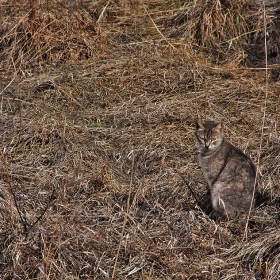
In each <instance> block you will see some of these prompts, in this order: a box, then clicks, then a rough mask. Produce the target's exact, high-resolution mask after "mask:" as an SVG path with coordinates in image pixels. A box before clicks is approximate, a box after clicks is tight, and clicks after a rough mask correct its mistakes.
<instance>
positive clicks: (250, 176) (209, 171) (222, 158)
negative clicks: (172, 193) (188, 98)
mask: <svg viewBox="0 0 280 280" xmlns="http://www.w3.org/2000/svg"><path fill="white" fill-rule="evenodd" d="M195 134H196V137H197V140H198V142H199V145H200V153H199V163H200V166H201V168H202V171H203V174H204V177H205V179H206V180H207V182H208V184H209V186H210V194H211V202H212V212H211V214H210V217H211V218H214V219H218V218H219V219H223V220H224V219H227V220H228V219H232V218H236V217H237V216H239V215H240V214H242V213H246V214H248V211H249V209H250V205H251V201H252V196H253V192H254V185H255V184H256V167H255V165H254V164H253V162H252V161H251V159H250V158H249V157H248V156H246V155H245V154H244V153H243V152H242V151H240V150H239V149H238V148H236V147H234V146H233V145H232V144H231V143H230V142H229V140H228V139H226V138H225V137H224V127H223V124H222V123H221V122H214V121H206V122H202V121H200V120H198V121H197V126H196V133H195Z"/></svg>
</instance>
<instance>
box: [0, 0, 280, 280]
mask: <svg viewBox="0 0 280 280" xmlns="http://www.w3.org/2000/svg"><path fill="white" fill-rule="evenodd" d="M24 3H25V6H24V7H25V9H22V10H20V9H19V5H18V4H17V2H16V1H14V2H12V4H11V3H6V6H5V5H4V7H6V9H5V10H4V19H5V20H4V22H5V24H6V23H10V26H8V25H7V26H6V27H5V28H4V30H2V31H1V32H2V33H3V37H2V40H1V57H2V58H3V59H1V61H2V64H1V71H2V72H3V73H5V77H3V80H2V81H1V88H3V89H5V90H4V91H3V93H2V99H1V118H0V132H1V150H2V152H3V156H4V160H5V161H6V163H7V168H8V171H7V170H6V168H5V165H4V160H3V158H2V162H3V165H1V166H0V172H1V181H0V190H1V193H0V214H1V232H0V236H1V245H0V246H1V253H0V271H1V277H2V278H3V279H41V278H46V279H62V278H63V279H106V278H110V277H112V275H113V273H114V274H115V278H116V279H122V278H131V279H157V278H159V279H252V277H255V278H257V277H259V278H265V277H266V278H267V279H278V278H279V263H277V260H278V259H279V230H278V227H279V226H278V221H279V202H280V200H279V197H280V193H279V173H280V170H279V164H278V162H279V129H278V126H277V124H278V120H279V113H278V112H279V105H278V99H279V93H278V92H279V82H278V83H277V82H273V81H271V82H270V83H269V87H268V93H269V94H268V99H267V103H266V115H265V120H264V121H265V127H264V130H263V143H262V149H261V151H260V152H261V154H260V173H261V178H260V190H261V192H262V194H263V199H264V200H263V201H260V203H259V204H260V205H259V207H258V208H257V209H255V210H254V211H253V212H252V215H251V218H250V224H249V228H248V240H244V238H243V237H244V229H245V221H244V220H237V221H231V222H228V223H216V222H214V221H212V220H210V219H209V218H208V216H207V215H205V214H204V213H203V211H202V210H205V209H201V208H200V207H198V205H201V206H202V208H203V207H204V198H205V195H206V192H207V187H206V184H205V181H204V179H203V176H202V174H201V171H200V168H199V166H198V162H197V148H196V143H195V139H194V134H193V132H194V123H195V120H196V119H197V117H198V116H200V117H201V118H208V119H217V120H221V121H223V122H225V124H226V133H227V135H228V138H229V139H230V140H231V141H232V142H233V143H234V144H235V145H237V146H239V147H240V148H241V149H243V150H245V151H246V153H247V154H249V155H250V156H251V157H252V158H253V159H254V161H255V162H257V160H258V155H259V147H260V139H261V137H260V136H261V119H262V117H263V116H264V115H263V110H264V98H265V94H264V89H265V87H266V77H265V71H263V70H255V72H254V71H253V70H250V69H247V70H246V69H241V68H237V65H238V64H239V63H240V61H239V60H234V59H233V60H232V61H233V62H232V61H231V63H230V64H228V65H227V64H226V63H224V65H225V66H224V67H220V68H217V67H214V66H213V65H212V64H211V63H210V62H209V61H207V60H206V59H205V57H209V53H210V54H211V56H212V57H214V58H215V60H216V61H217V60H218V59H219V58H221V57H220V54H219V52H220V49H218V55H216V54H217V47H219V46H222V45H221V44H220V43H221V40H222V41H225V40H226V39H228V38H236V36H237V35H238V36H239V35H240V34H243V33H244V32H245V31H246V30H247V29H246V28H247V27H246V24H248V23H247V22H246V18H245V16H243V17H240V18H242V20H244V22H243V21H242V22H243V23H244V24H241V23H240V26H238V25H237V23H236V22H235V21H229V22H228V24H227V25H230V26H228V29H227V30H225V31H224V33H221V29H219V27H220V26H221V20H224V19H227V20H229V19H231V20H233V16H232V14H230V13H229V14H228V16H225V14H224V12H226V11H228V12H229V10H227V9H229V8H227V7H226V9H224V8H223V9H222V6H223V5H230V6H229V7H231V8H232V9H235V10H237V11H238V13H237V15H243V14H242V13H245V12H244V10H243V9H244V7H246V9H249V6H248V5H247V4H246V3H247V2H246V3H243V2H240V1H235V2H234V1H228V2H225V4H221V3H220V2H218V1H207V2H205V5H206V6H203V5H202V6H198V5H197V6H194V7H192V10H191V11H192V13H193V14H194V15H198V14H199V12H200V11H201V9H202V8H204V9H205V11H208V13H207V17H208V18H205V17H206V12H205V13H202V15H204V17H203V19H200V21H199V19H198V18H196V17H193V19H191V20H190V19H188V18H187V17H185V18H184V21H187V22H186V24H187V23H189V26H191V27H192V26H195V25H194V24H199V23H200V25H201V26H206V25H205V22H208V23H209V24H208V27H209V28H210V27H211V26H212V28H213V26H215V29H217V30H220V31H219V32H218V33H215V32H212V31H213V30H212V31H211V32H210V31H209V30H206V29H203V28H200V29H198V30H199V32H201V33H200V34H201V36H200V37H199V38H200V39H199V40H198V37H196V35H195V34H194V33H192V32H191V33H189V34H191V39H192V41H191V43H193V44H194V45H201V46H202V47H203V44H206V41H207V40H210V39H211V40H210V41H211V44H212V45H211V44H210V45H209V46H208V51H207V52H206V54H205V52H203V51H202V52H200V53H199V55H198V56H197V55H196V54H195V52H193V47H192V44H191V43H190V41H184V40H183V39H182V40H181V41H180V40H178V39H174V38H170V37H168V34H170V28H174V30H173V32H178V30H176V31H175V29H176V28H177V27H178V25H180V24H181V22H178V20H177V21H176V20H175V21H176V22H173V24H175V26H174V25H172V24H171V25H170V21H168V19H170V18H173V19H174V17H177V18H178V15H179V14H180V13H181V16H182V9H180V10H178V11H177V10H175V11H174V9H173V10H172V9H171V7H169V6H164V4H163V3H162V2H161V1H158V2H157V1H155V3H153V7H152V4H151V6H149V5H148V3H146V6H145V8H144V7H143V6H141V3H138V2H135V3H134V2H133V3H132V2H131V3H130V2H124V3H117V2H112V3H111V4H109V5H107V2H106V1H98V2H97V4H96V6H91V5H90V3H89V2H87V1H82V2H80V3H75V4H73V5H71V6H65V5H64V4H66V3H65V2H63V1H61V2H60V1H48V2H46V3H48V4H49V5H47V4H46V3H45V2H43V1H42V2H40V3H41V6H37V4H38V3H37V2H36V1H26V2H24ZM178 3H179V2H178ZM227 3H228V4H227ZM31 4H32V5H33V6H32V5H31ZM62 4H63V5H62ZM132 4H134V5H132ZM106 5H107V6H106ZM190 5H191V4H187V5H186V6H184V9H187V8H188V7H190ZM219 5H220V6H219ZM221 5H222V6H221ZM246 5H247V6H246ZM58 6H59V7H60V8H61V9H60V12H58V9H57V7H58ZM135 7H136V8H137V9H136V10H135V9H132V8H135ZM66 8H67V9H68V10H67V11H66ZM32 9H33V10H32ZM12 10H13V11H15V13H16V14H17V15H19V16H18V17H17V20H16V17H15V16H14V14H13V13H12ZM30 11H31V13H30ZM32 11H33V13H32ZM135 11H136V12H137V13H138V14H137V13H136V12H135ZM209 11H210V12H209ZM211 11H212V12H211ZM219 11H221V12H222V13H220V14H219V13H218V12H219ZM230 11H231V10H230ZM254 11H255V10H254ZM27 12H28V13H27ZM70 12H72V13H70ZM246 12H247V10H246ZM20 13H22V14H20ZM69 13H70V14H71V15H70V14H69ZM148 13H149V14H148ZM136 14H137V15H136ZM163 15H164V16H166V19H167V20H166V22H167V23H168V24H169V27H168V28H167V29H166V30H164V29H163V26H161V25H159V22H160V21H157V16H158V18H160V20H161V21H162V18H163ZM149 16H151V17H152V19H154V21H151V19H150V17H149ZM250 16H252V15H250ZM50 18H52V19H53V20H51V21H50ZM188 21H190V22H188ZM171 22H172V21H171ZM211 22H215V24H216V25H213V24H212V23H211ZM140 23H143V25H140ZM67 24H68V25H67ZM155 24H158V25H157V27H158V29H159V30H162V31H161V32H162V34H159V32H158V30H157V29H156V28H155ZM184 24H185V22H184ZM258 24H259V23H258ZM66 25H67V26H66ZM142 26H144V27H145V28H142ZM88 27H90V28H88ZM238 27H239V28H241V29H242V30H241V32H240V33H238V34H236V33H237V31H236V30H237V28H238ZM250 28H251V27H250ZM256 28H261V26H260V25H257V27H255V29H256ZM255 29H253V30H255ZM46 30H48V31H46ZM65 30H66V31H67V30H69V32H68V33H67V32H65ZM70 30H71V32H70ZM82 30H83V31H82ZM191 30H192V29H191ZM43 31H44V32H43ZM179 31H180V27H179ZM82 32H83V33H82ZM189 32H190V31H189ZM31 33H32V36H31V37H30V36H29V35H28V34H31ZM81 34H82V35H81ZM173 34H175V33H173ZM215 34H216V35H215ZM162 35H164V36H165V38H163V37H162ZM179 35H180V32H179V33H177V35H176V36H179ZM181 35H182V34H181ZM181 35H180V36H181ZM210 35H211V36H212V37H211V38H210V37H209V36H210ZM255 35H256V34H255ZM207 36H208V37H207ZM225 36H226V37H225ZM182 37H183V36H182ZM240 38H241V37H240ZM196 40H197V41H196ZM243 44H244V42H241V41H240V42H239V45H236V46H235V49H232V52H231V53H230V55H232V57H234V56H235V55H237V54H238V52H240V51H243V50H242V48H241V46H242V45H243ZM211 46H214V47H215V48H216V49H215V50H213V49H212V53H211ZM237 46H238V48H237ZM275 46H277V42H276V43H275ZM233 50H234V51H233ZM222 51H223V52H224V51H225V50H222ZM256 57H257V58H259V53H257V54H256ZM83 58H88V59H85V60H81V59H83ZM77 60H79V61H77ZM252 61H253V60H252ZM62 62H64V63H62ZM233 65H235V68H234V69H232V66H233ZM227 66H228V67H227ZM11 72H12V73H11ZM7 85H9V86H7ZM2 86H3V87H2ZM182 177H183V178H182ZM131 179H132V180H131ZM9 182H10V184H11V187H12V190H13V194H14V198H15V199H14V203H11V194H10V193H9V191H8V184H9ZM186 183H187V184H188V186H189V187H191V188H192V189H193V190H194V192H195V193H196V195H197V198H198V200H199V202H197V201H196V200H195V199H194V197H193V196H192V194H191V192H190V189H189V188H188V187H187V186H186ZM129 190H130V191H129ZM19 214H20V215H19ZM124 220H126V222H125V223H124ZM277 246H278V247H277ZM118 247H119V248H120V250H119V251H118ZM114 267H115V271H114Z"/></svg>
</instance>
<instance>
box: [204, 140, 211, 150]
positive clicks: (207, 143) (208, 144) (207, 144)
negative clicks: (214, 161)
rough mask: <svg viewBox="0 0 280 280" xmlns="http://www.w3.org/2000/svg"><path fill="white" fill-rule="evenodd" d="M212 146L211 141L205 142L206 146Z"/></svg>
mask: <svg viewBox="0 0 280 280" xmlns="http://www.w3.org/2000/svg"><path fill="white" fill-rule="evenodd" d="M209 146H210V141H207V142H205V148H206V149H208V148H209Z"/></svg>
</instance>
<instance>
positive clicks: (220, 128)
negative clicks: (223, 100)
mask: <svg viewBox="0 0 280 280" xmlns="http://www.w3.org/2000/svg"><path fill="white" fill-rule="evenodd" d="M215 128H216V129H217V130H219V131H223V130H224V125H223V123H221V122H219V123H217V124H216V125H215Z"/></svg>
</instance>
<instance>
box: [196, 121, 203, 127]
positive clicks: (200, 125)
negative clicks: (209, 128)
mask: <svg viewBox="0 0 280 280" xmlns="http://www.w3.org/2000/svg"><path fill="white" fill-rule="evenodd" d="M199 128H200V129H204V125H203V122H202V120H197V122H196V129H199Z"/></svg>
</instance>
